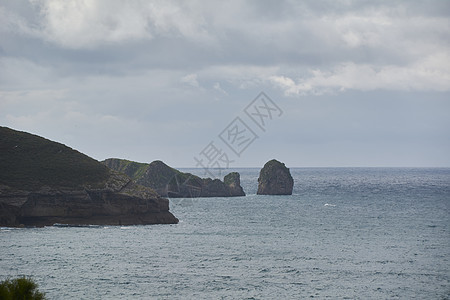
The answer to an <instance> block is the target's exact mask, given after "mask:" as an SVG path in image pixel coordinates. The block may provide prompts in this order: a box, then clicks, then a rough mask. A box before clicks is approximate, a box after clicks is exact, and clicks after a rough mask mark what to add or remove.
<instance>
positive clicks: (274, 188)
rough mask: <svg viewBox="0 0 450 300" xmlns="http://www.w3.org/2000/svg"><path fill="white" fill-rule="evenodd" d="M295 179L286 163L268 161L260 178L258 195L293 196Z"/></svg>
mask: <svg viewBox="0 0 450 300" xmlns="http://www.w3.org/2000/svg"><path fill="white" fill-rule="evenodd" d="M293 187H294V179H293V178H292V176H291V173H290V171H289V169H288V168H287V167H286V166H285V164H284V163H281V162H279V161H277V160H275V159H273V160H271V161H268V162H267V163H266V164H265V165H264V167H263V168H262V169H261V171H260V173H259V178H258V191H257V194H258V195H292V189H293Z"/></svg>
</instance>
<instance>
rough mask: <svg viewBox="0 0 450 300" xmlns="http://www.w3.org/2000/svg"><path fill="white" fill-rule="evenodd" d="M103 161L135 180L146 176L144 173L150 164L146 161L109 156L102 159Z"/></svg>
mask: <svg viewBox="0 0 450 300" xmlns="http://www.w3.org/2000/svg"><path fill="white" fill-rule="evenodd" d="M102 163H103V164H104V165H106V166H108V167H109V168H111V169H113V170H116V171H118V172H120V173H124V174H126V175H128V176H129V177H130V178H131V179H133V180H138V179H139V178H141V177H142V176H144V173H145V171H146V170H147V168H148V166H149V165H148V164H145V163H139V162H135V161H131V160H126V159H120V158H108V159H106V160H104V161H102Z"/></svg>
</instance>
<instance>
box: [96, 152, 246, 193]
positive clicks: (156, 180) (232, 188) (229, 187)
mask: <svg viewBox="0 0 450 300" xmlns="http://www.w3.org/2000/svg"><path fill="white" fill-rule="evenodd" d="M103 163H104V164H105V165H106V166H108V167H110V168H112V169H113V170H117V171H121V170H122V171H123V172H127V170H130V169H137V168H136V167H135V166H133V164H135V165H140V163H135V162H129V161H126V160H121V159H116V158H110V159H107V160H105V161H103ZM124 166H127V167H124ZM126 174H127V175H129V176H130V177H132V178H134V180H135V181H136V183H138V184H141V185H143V186H147V187H150V188H152V189H154V190H155V191H156V192H157V193H158V194H159V195H161V196H163V197H171V198H195V197H237V196H245V193H244V190H243V189H242V187H241V186H240V176H239V173H236V172H233V173H230V174H228V175H227V176H225V178H224V181H221V180H219V179H214V180H213V179H210V178H200V177H198V176H195V175H192V174H190V173H183V172H180V171H179V170H176V169H174V168H171V167H169V166H168V165H166V164H165V163H163V162H162V161H158V160H157V161H154V162H152V163H150V164H148V165H147V168H146V169H145V171H143V172H142V173H141V174H139V175H137V174H136V173H126Z"/></svg>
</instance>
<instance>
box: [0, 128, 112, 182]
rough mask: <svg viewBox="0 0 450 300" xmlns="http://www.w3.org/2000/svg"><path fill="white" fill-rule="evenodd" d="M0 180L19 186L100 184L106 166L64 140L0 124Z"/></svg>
mask: <svg viewBox="0 0 450 300" xmlns="http://www.w3.org/2000/svg"><path fill="white" fill-rule="evenodd" d="M0 170H1V172H0V184H4V185H7V186H10V187H13V188H18V189H22V190H34V189H39V188H40V187H42V186H50V187H59V188H62V187H63V188H83V187H85V186H90V187H101V186H102V185H104V183H105V182H106V180H107V179H108V178H109V175H110V172H109V169H108V168H106V167H105V166H104V165H102V164H100V163H99V162H98V161H96V160H94V159H92V158H90V157H88V156H86V155H84V154H82V153H80V152H78V151H76V150H73V149H71V148H69V147H67V146H65V145H63V144H60V143H57V142H53V141H50V140H47V139H45V138H42V137H39V136H37V135H33V134H30V133H26V132H21V131H16V130H12V129H10V128H7V127H0Z"/></svg>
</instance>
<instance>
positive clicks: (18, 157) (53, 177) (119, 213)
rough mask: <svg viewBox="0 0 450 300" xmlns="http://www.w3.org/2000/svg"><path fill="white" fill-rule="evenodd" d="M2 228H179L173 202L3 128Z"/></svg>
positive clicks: (85, 159) (68, 150)
mask: <svg viewBox="0 0 450 300" xmlns="http://www.w3.org/2000/svg"><path fill="white" fill-rule="evenodd" d="M0 153H1V155H0V169H1V170H2V172H0V226H11V227H13V226H48V225H53V224H55V223H61V224H71V225H138V224H142V225H144V224H175V223H177V222H178V219H177V218H175V217H174V216H173V215H172V214H171V213H170V212H169V200H167V199H164V198H161V197H160V196H159V195H158V194H157V193H156V192H155V191H153V190H152V189H150V188H147V187H144V186H140V185H138V184H136V183H134V182H133V181H132V180H131V179H130V178H129V177H128V176H126V175H124V174H120V173H118V172H116V171H112V170H110V169H109V168H107V167H106V166H104V165H103V164H101V163H99V162H97V161H96V160H94V159H92V158H90V157H88V156H86V155H84V154H81V153H79V152H77V151H75V150H73V149H71V148H69V147H66V146H64V145H62V144H59V143H56V142H52V141H49V140H46V139H44V138H41V137H38V136H35V135H32V134H29V133H25V132H19V131H15V130H12V129H9V128H6V127H0Z"/></svg>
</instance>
